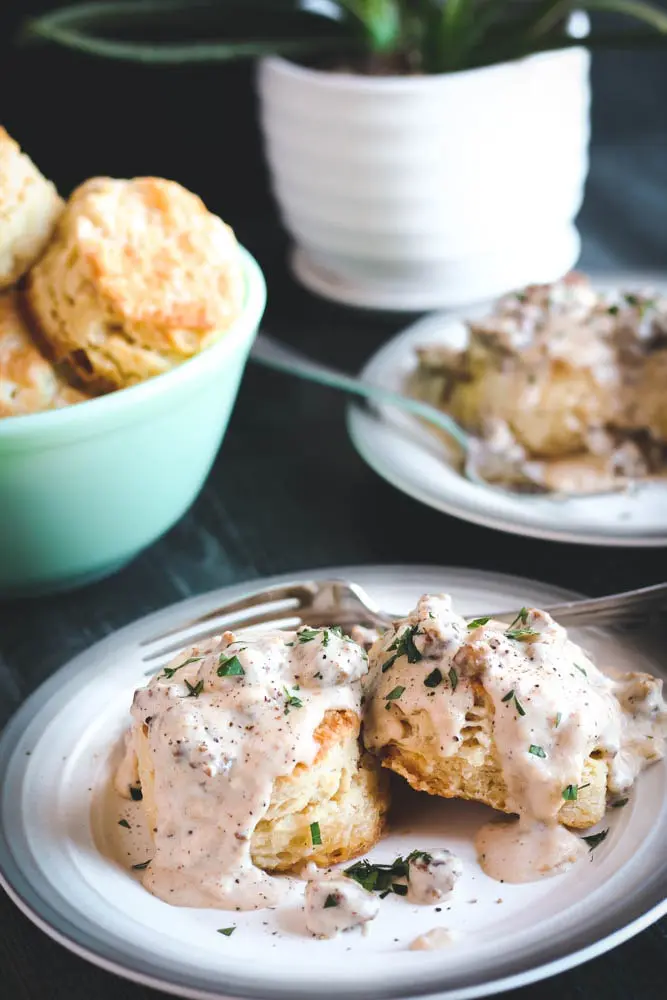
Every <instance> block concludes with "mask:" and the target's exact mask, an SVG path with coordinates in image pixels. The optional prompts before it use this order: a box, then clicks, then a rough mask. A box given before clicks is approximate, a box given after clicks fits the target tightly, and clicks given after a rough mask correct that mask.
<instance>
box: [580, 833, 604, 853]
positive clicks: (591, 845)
mask: <svg viewBox="0 0 667 1000" xmlns="http://www.w3.org/2000/svg"><path fill="white" fill-rule="evenodd" d="M608 833H609V827H607V829H606V830H602V831H601V832H600V833H592V834H591V835H590V837H582V838H581V839H582V840H585V841H586V843H587V844H588V850H589V851H594V850H595V848H596V847H599V846H600V844H601V843H602V841H603V840H606V839H607V834H608Z"/></svg>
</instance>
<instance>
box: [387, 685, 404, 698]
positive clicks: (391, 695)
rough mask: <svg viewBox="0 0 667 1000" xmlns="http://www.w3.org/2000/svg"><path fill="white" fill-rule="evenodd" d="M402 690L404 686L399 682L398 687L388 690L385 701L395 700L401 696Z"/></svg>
mask: <svg viewBox="0 0 667 1000" xmlns="http://www.w3.org/2000/svg"><path fill="white" fill-rule="evenodd" d="M404 691H405V688H404V687H401V686H400V684H399V686H398V687H395V688H393V689H392V690H391V691H390V692H389V694H388V695H386V696H385V701H396V699H397V698H400V697H401V695H402V694H403V692H404Z"/></svg>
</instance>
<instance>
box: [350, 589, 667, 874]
mask: <svg viewBox="0 0 667 1000" xmlns="http://www.w3.org/2000/svg"><path fill="white" fill-rule="evenodd" d="M369 656H370V669H369V673H368V675H367V677H366V678H365V680H364V687H365V691H366V699H367V713H366V719H365V729H364V739H365V741H366V744H367V746H368V747H369V748H370V749H373V750H375V751H382V750H383V749H384V748H386V747H388V746H390V745H391V744H392V743H394V744H398V745H400V746H401V747H402V748H405V749H408V750H413V751H415V752H419V753H421V754H422V755H425V756H427V757H428V758H429V759H433V760H434V761H435V760H437V758H438V757H449V756H452V755H455V754H456V753H457V751H458V750H459V748H460V746H461V744H462V742H463V740H464V739H465V736H466V733H467V732H469V731H470V728H471V727H474V728H475V730H476V739H477V742H478V744H479V745H480V746H482V747H487V748H488V747H493V748H495V754H496V757H497V762H498V764H499V766H500V768H501V771H502V775H503V779H504V782H505V785H506V787H507V790H508V794H509V800H508V803H507V804H508V808H509V809H511V810H512V811H514V812H516V813H518V815H519V820H518V821H510V822H509V823H508V822H505V823H496V824H489V825H487V826H485V827H483V828H482V830H481V831H480V832H479V835H478V838H477V845H476V846H477V850H478V855H479V859H480V863H481V865H482V867H483V868H484V870H485V871H486V872H487V874H489V875H491V876H492V877H494V878H497V879H501V880H504V881H508V882H523V881H530V880H533V879H535V878H538V877H543V876H545V875H555V874H557V873H559V872H561V871H564V870H565V869H566V868H567V867H569V866H570V865H571V864H572V863H573V862H574V861H576V859H577V858H578V857H580V856H581V854H582V853H583V852H584V845H582V841H581V839H580V838H579V837H577V836H575V835H574V834H573V833H571V832H569V831H568V830H566V829H565V828H564V827H562V826H561V825H560V824H559V812H560V810H561V808H562V807H563V806H564V804H565V803H566V802H567V801H571V800H572V799H573V798H576V797H577V795H578V791H579V789H580V787H581V786H582V785H583V784H585V782H584V780H583V774H584V764H585V762H586V760H587V759H588V758H589V757H590V756H591V754H594V755H595V756H596V757H600V758H603V759H604V760H605V761H606V762H607V764H608V771H609V773H608V779H607V786H608V789H609V791H610V792H612V793H618V792H622V791H625V790H627V789H628V788H629V787H630V785H631V784H632V783H633V781H634V780H635V778H636V776H637V774H638V773H639V771H640V770H641V769H642V768H643V767H644V766H645V765H646V764H647V763H649V762H650V761H652V760H657V759H658V758H660V757H661V756H662V755H663V752H664V740H665V737H666V736H667V706H666V705H665V701H664V699H663V697H662V681H660V680H656V679H655V678H653V677H650V676H649V675H647V674H636V673H631V674H627V675H625V676H622V677H620V678H611V677H607V676H606V675H605V674H603V673H602V672H601V671H600V670H598V669H597V667H596V666H595V665H594V664H593V663H592V662H591V661H590V659H589V658H588V657H587V656H586V655H585V653H584V652H583V650H581V649H580V648H579V647H578V646H576V645H575V644H574V643H572V642H571V641H570V640H569V639H568V637H567V633H566V632H565V630H564V629H563V628H561V627H560V626H559V625H557V624H556V623H555V622H554V621H553V620H552V619H551V618H550V617H549V615H547V614H546V613H545V612H542V611H537V610H528V611H526V612H525V613H524V614H523V615H522V616H521V618H520V620H518V621H517V622H516V623H515V624H514V626H513V628H508V626H507V625H503V624H501V623H498V622H488V623H484V624H480V625H479V626H477V627H475V628H470V627H469V626H468V624H467V623H466V621H465V620H464V619H463V618H462V617H461V616H460V615H457V614H456V613H455V612H454V611H453V609H452V606H451V600H450V598H449V597H448V596H446V595H442V594H441V595H436V596H425V597H422V598H421V600H420V601H419V603H418V605H417V608H416V609H415V611H414V612H413V613H412V614H411V615H409V616H408V617H407V618H406V619H403V620H401V621H399V622H397V623H395V626H394V628H392V629H390V630H388V631H387V632H386V633H385V634H384V635H383V636H382V637H381V638H380V639H378V641H377V642H376V643H375V645H374V646H373V648H372V649H371V652H370V654H369ZM475 685H481V686H482V687H483V688H484V691H485V692H486V696H487V698H488V699H490V702H491V709H485V708H484V706H480V705H479V704H476V703H475ZM489 713H490V717H489Z"/></svg>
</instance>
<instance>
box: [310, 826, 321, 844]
mask: <svg viewBox="0 0 667 1000" xmlns="http://www.w3.org/2000/svg"><path fill="white" fill-rule="evenodd" d="M310 839H311V842H312V844H313V847H319V845H320V844H321V843H322V834H321V833H320V824H319V823H311V824H310Z"/></svg>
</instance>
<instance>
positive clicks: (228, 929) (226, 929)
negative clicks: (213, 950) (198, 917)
mask: <svg viewBox="0 0 667 1000" xmlns="http://www.w3.org/2000/svg"><path fill="white" fill-rule="evenodd" d="M235 930H236V924H234V926H233V927H218V934H224V935H225V937H231V936H232V934H233V933H234V931H235Z"/></svg>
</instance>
